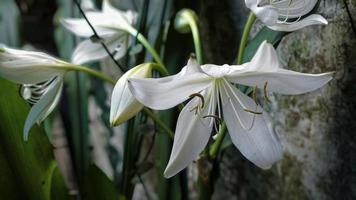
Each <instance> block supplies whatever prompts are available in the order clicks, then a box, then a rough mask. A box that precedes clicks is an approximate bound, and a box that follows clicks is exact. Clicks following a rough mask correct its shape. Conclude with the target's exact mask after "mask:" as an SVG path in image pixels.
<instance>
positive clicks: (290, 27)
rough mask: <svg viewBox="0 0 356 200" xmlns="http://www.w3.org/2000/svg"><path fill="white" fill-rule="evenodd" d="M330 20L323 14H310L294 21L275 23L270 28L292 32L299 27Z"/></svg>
mask: <svg viewBox="0 0 356 200" xmlns="http://www.w3.org/2000/svg"><path fill="white" fill-rule="evenodd" d="M326 24H328V21H327V20H326V19H325V18H324V17H322V16H321V15H316V14H313V15H309V16H308V17H306V18H304V19H302V20H300V21H298V22H294V23H289V24H286V23H278V24H275V25H271V26H268V28H270V29H272V30H275V31H285V32H292V31H296V30H299V29H302V28H304V27H306V26H311V25H326Z"/></svg>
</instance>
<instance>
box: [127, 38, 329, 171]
mask: <svg viewBox="0 0 356 200" xmlns="http://www.w3.org/2000/svg"><path fill="white" fill-rule="evenodd" d="M331 79H332V73H324V74H304V73H299V72H294V71H290V70H285V69H282V68H280V64H279V62H278V57H277V54H276V51H275V50H274V48H273V46H272V45H270V44H268V43H266V42H264V43H263V44H261V46H260V47H259V49H258V51H257V53H256V55H255V56H254V58H253V59H252V61H251V62H249V63H245V64H243V65H232V66H229V65H223V66H217V65H211V64H207V65H202V66H199V65H197V64H196V63H195V62H194V61H193V60H190V61H189V62H188V64H187V66H185V67H184V68H183V70H182V71H181V72H180V73H179V74H177V75H174V76H170V77H165V78H158V79H129V88H130V90H131V92H132V94H133V95H134V96H135V97H136V98H137V100H139V101H140V102H141V103H142V104H144V105H145V106H148V107H150V108H152V109H156V110H162V109H168V108H171V107H174V106H176V105H178V104H180V103H182V102H184V101H186V100H188V99H191V100H190V101H189V102H188V103H187V104H186V105H185V107H184V108H183V110H182V111H181V113H180V115H179V117H178V121H177V126H176V130H175V135H174V144H173V149H172V152H171V157H170V160H169V163H168V165H167V168H166V170H165V172H164V175H165V177H171V176H173V175H175V174H176V173H178V172H179V171H180V170H182V169H183V168H185V167H186V166H187V165H189V163H191V162H192V161H193V160H194V159H196V158H197V157H198V155H199V153H200V152H201V151H202V150H203V149H204V147H205V146H206V145H207V143H208V141H209V138H210V136H211V132H212V130H213V127H214V120H215V119H217V118H223V119H224V121H225V123H226V125H227V128H228V132H229V134H230V136H231V139H232V141H233V143H234V145H235V146H236V147H237V148H238V149H239V150H240V152H241V153H242V154H243V155H244V156H245V157H246V158H247V159H249V160H250V161H251V162H253V163H254V164H255V165H257V166H258V167H260V168H263V169H267V168H269V167H271V165H272V164H273V163H274V162H276V161H278V160H279V159H281V157H282V147H281V144H280V142H279V140H278V138H277V135H276V134H275V133H274V131H273V129H272V127H271V124H270V120H269V117H268V115H267V114H266V113H265V112H264V111H263V109H262V108H261V107H260V106H259V105H258V104H257V103H256V102H255V101H254V100H253V99H252V98H250V97H248V96H246V95H245V94H243V93H242V92H240V91H239V90H238V89H237V88H236V87H235V85H234V84H242V85H247V86H251V87H257V88H260V89H261V88H262V89H264V90H265V91H266V90H268V91H272V92H277V93H281V94H302V93H306V92H310V91H313V90H316V89H318V88H320V87H322V86H323V85H325V84H326V83H327V82H328V81H330V80H331ZM216 121H219V120H216Z"/></svg>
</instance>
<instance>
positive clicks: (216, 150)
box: [209, 123, 226, 159]
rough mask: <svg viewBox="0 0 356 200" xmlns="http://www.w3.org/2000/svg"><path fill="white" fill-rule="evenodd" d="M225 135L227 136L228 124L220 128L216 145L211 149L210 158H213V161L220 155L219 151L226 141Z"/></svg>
mask: <svg viewBox="0 0 356 200" xmlns="http://www.w3.org/2000/svg"><path fill="white" fill-rule="evenodd" d="M225 135H226V124H225V123H223V124H222V125H221V126H220V129H219V133H218V138H217V139H216V141H215V143H214V144H213V145H212V146H211V148H210V150H209V156H210V158H212V159H214V158H216V156H217V154H218V153H219V150H220V148H221V145H222V142H223V141H224V138H225Z"/></svg>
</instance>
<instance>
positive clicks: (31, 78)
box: [0, 48, 65, 84]
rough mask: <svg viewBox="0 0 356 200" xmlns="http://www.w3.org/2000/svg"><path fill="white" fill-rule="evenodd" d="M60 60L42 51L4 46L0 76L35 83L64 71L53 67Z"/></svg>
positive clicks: (0, 54) (1, 54)
mask: <svg viewBox="0 0 356 200" xmlns="http://www.w3.org/2000/svg"><path fill="white" fill-rule="evenodd" d="M59 62H61V63H62V61H60V60H58V59H56V58H54V57H51V56H49V55H47V54H44V53H39V52H32V51H23V50H15V49H8V48H4V51H3V52H0V76H1V77H4V78H6V79H8V80H11V81H13V82H16V83H20V84H36V83H40V82H43V81H46V80H48V79H50V78H52V77H53V76H55V75H59V74H63V73H65V71H64V70H60V69H58V68H54V67H53V66H55V65H58V64H59Z"/></svg>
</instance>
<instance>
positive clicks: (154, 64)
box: [151, 63, 169, 76]
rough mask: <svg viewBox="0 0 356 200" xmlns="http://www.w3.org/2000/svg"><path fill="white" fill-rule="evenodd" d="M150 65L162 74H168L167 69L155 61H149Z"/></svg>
mask: <svg viewBox="0 0 356 200" xmlns="http://www.w3.org/2000/svg"><path fill="white" fill-rule="evenodd" d="M151 66H152V68H153V69H156V70H158V71H159V73H160V74H161V75H162V76H169V72H168V71H167V69H166V68H165V67H164V66H162V65H160V64H157V63H151Z"/></svg>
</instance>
